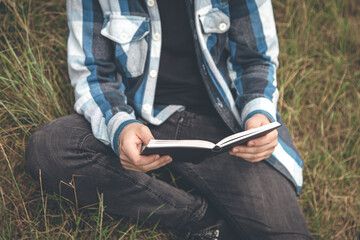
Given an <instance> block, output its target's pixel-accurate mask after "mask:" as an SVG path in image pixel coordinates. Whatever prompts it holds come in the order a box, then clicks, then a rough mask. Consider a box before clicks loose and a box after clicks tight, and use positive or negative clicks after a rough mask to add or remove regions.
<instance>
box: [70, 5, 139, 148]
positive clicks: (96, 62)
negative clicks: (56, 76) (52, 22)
mask: <svg viewBox="0 0 360 240" xmlns="http://www.w3.org/2000/svg"><path fill="white" fill-rule="evenodd" d="M67 19H68V29H69V31H68V46H67V52H68V70H69V76H70V80H71V84H72V86H73V87H74V88H75V106H74V108H75V111H76V112H77V113H79V114H81V115H84V117H85V118H86V119H87V120H88V121H89V122H90V124H91V129H92V132H93V134H94V136H95V137H96V138H97V139H98V140H100V141H101V142H103V143H104V144H106V145H110V146H111V147H112V149H113V150H114V152H115V153H116V154H117V155H119V152H118V139H119V135H120V133H121V131H122V130H123V129H124V127H125V126H127V125H128V124H130V123H133V122H139V123H141V122H140V121H138V120H136V119H135V114H134V110H133V108H132V107H130V106H129V105H127V99H126V95H125V93H124V92H125V86H124V83H123V81H122V77H121V75H120V74H117V73H116V66H115V60H114V58H115V57H114V45H113V42H112V41H111V40H109V39H107V38H105V37H104V36H102V35H101V34H100V31H101V29H102V25H103V22H104V18H103V13H102V10H101V7H100V5H99V3H98V2H97V1H92V0H68V1H67Z"/></svg>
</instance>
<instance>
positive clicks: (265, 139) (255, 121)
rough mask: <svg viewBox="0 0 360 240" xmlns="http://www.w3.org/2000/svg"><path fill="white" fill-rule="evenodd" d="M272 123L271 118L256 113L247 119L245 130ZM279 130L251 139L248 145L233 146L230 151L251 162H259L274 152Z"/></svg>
mask: <svg viewBox="0 0 360 240" xmlns="http://www.w3.org/2000/svg"><path fill="white" fill-rule="evenodd" d="M268 123H270V120H269V119H268V118H267V117H266V116H265V115H263V114H255V115H254V116H252V117H251V118H249V119H248V120H247V121H246V124H245V130H249V129H252V128H256V127H260V126H263V125H265V124H268ZM277 136H278V132H277V130H274V131H271V132H269V133H268V134H266V135H265V136H262V137H259V138H257V139H254V140H251V141H249V142H248V143H247V144H246V146H236V147H233V148H232V149H231V150H230V151H229V153H230V154H231V155H234V156H237V157H241V158H242V159H244V160H246V161H249V162H259V161H261V160H264V159H266V158H268V157H270V155H271V154H272V153H273V152H274V150H275V147H276V146H277V144H278V141H277Z"/></svg>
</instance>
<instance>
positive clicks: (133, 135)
mask: <svg viewBox="0 0 360 240" xmlns="http://www.w3.org/2000/svg"><path fill="white" fill-rule="evenodd" d="M150 139H154V137H153V135H152V134H151V132H150V129H149V128H148V127H146V126H144V125H142V124H140V123H130V124H129V125H127V126H126V127H125V128H124V129H123V130H122V132H121V134H120V137H119V154H120V162H121V164H122V165H123V167H124V168H125V169H128V170H133V171H136V172H148V171H151V170H154V169H157V168H160V167H162V166H164V165H166V164H168V163H170V162H171V161H172V159H171V157H170V156H162V157H160V156H159V155H150V156H142V155H140V151H141V145H142V143H144V144H145V145H147V144H148V143H149V141H150Z"/></svg>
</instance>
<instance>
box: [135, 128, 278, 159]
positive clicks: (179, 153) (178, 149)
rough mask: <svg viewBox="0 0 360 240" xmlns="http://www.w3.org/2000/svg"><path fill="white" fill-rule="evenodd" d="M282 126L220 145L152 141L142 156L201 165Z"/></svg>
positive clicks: (239, 135) (228, 139) (241, 134)
mask: <svg viewBox="0 0 360 240" xmlns="http://www.w3.org/2000/svg"><path fill="white" fill-rule="evenodd" d="M280 126H281V124H280V123H278V122H272V123H269V124H267V125H264V126H261V127H258V128H253V129H250V130H247V131H243V132H239V133H235V134H233V135H230V136H228V137H226V138H224V139H222V140H220V141H219V142H218V143H212V142H209V141H205V140H157V139H156V140H154V139H152V140H150V142H149V144H148V145H146V146H145V147H144V148H143V150H142V152H141V154H142V155H151V154H159V155H161V156H163V155H170V156H171V157H172V158H173V160H174V161H184V162H193V163H199V162H201V161H202V160H204V159H205V158H206V157H210V156H213V155H216V154H219V153H223V152H226V151H228V150H230V149H231V148H233V147H235V146H238V145H242V144H246V143H247V142H248V141H250V140H252V139H255V138H259V137H261V136H264V135H266V134H267V133H269V132H271V131H273V130H274V129H276V128H278V127H280Z"/></svg>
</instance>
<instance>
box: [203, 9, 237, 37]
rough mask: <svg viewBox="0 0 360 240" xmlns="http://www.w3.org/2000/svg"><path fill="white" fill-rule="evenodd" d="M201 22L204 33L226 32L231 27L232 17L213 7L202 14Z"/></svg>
mask: <svg viewBox="0 0 360 240" xmlns="http://www.w3.org/2000/svg"><path fill="white" fill-rule="evenodd" d="M200 22H201V25H202V29H203V31H204V33H220V34H221V33H225V32H227V31H228V30H229V28H230V18H229V16H227V15H226V14H225V13H223V12H222V11H221V10H220V9H218V8H213V9H211V10H210V11H209V12H207V13H206V14H203V15H200Z"/></svg>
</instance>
